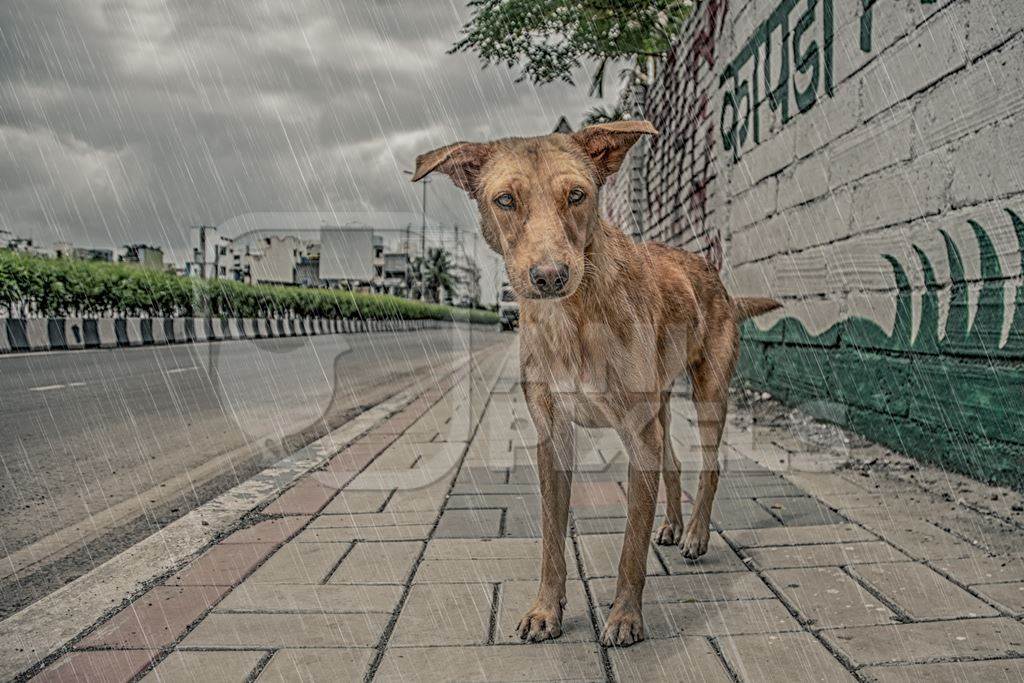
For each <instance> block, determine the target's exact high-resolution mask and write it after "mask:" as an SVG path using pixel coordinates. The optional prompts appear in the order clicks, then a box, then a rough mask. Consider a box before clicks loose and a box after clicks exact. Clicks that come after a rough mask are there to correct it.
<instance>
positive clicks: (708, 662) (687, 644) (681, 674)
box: [608, 636, 732, 683]
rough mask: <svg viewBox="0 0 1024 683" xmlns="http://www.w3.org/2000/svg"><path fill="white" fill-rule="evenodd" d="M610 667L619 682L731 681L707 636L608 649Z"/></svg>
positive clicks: (686, 682) (683, 682) (716, 682)
mask: <svg viewBox="0 0 1024 683" xmlns="http://www.w3.org/2000/svg"><path fill="white" fill-rule="evenodd" d="M608 658H609V659H610V660H611V663H612V670H613V671H614V672H615V676H616V678H618V680H620V681H658V680H665V679H669V678H671V680H673V681H680V682H681V683H728V682H730V681H732V677H731V676H729V672H728V671H726V669H725V666H723V664H722V662H721V660H720V659H719V658H718V655H717V654H716V653H715V650H714V648H712V647H711V644H710V643H708V641H707V639H706V638H695V637H682V636H680V637H677V638H674V639H667V640H646V641H644V642H642V643H637V644H636V645H631V646H630V647H629V648H626V649H622V648H612V649H610V650H609V651H608Z"/></svg>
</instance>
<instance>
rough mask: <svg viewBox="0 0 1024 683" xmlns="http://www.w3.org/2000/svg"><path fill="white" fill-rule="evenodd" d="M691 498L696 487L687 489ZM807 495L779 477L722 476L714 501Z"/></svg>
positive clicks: (694, 495) (693, 496)
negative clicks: (744, 477) (740, 478)
mask: <svg viewBox="0 0 1024 683" xmlns="http://www.w3.org/2000/svg"><path fill="white" fill-rule="evenodd" d="M686 490H687V492H688V493H689V494H690V497H691V498H695V497H696V493H697V491H696V485H695V484H694V485H692V486H690V487H687V489H686ZM806 495H807V494H806V493H805V492H804V491H803V490H802V489H800V488H799V487H797V486H793V484H790V483H789V482H788V481H786V480H785V479H782V478H780V477H774V476H772V477H764V476H761V477H756V478H751V479H742V480H736V479H735V477H730V476H729V475H728V474H724V475H722V478H721V479H720V480H719V483H718V489H717V490H716V491H715V499H716V500H730V499H733V498H737V499H745V498H782V497H788V496H793V497H797V496H806Z"/></svg>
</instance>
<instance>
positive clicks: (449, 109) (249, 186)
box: [0, 0, 598, 261]
mask: <svg viewBox="0 0 1024 683" xmlns="http://www.w3.org/2000/svg"><path fill="white" fill-rule="evenodd" d="M467 16H468V12H467V10H466V8H465V6H464V3H463V2H444V1H443V0H437V1H435V0H429V1H418V2H387V1H377V2H375V1H373V0H354V1H353V0H345V1H342V2H328V1H326V0H290V1H285V0H280V1H275V2H266V1H264V2H260V1H255V0H254V1H247V2H240V1H231V2H225V1H214V2H194V1H192V0H110V1H106V2H100V1H93V0H63V1H57V0H7V1H6V2H4V3H0V148H2V149H3V153H2V154H0V194H2V201H0V227H2V228H5V229H7V230H11V231H13V232H14V233H16V234H19V235H22V236H25V237H32V238H34V239H35V240H36V241H37V243H38V244H39V245H40V246H43V247H50V246H52V244H53V243H54V242H55V241H58V240H67V241H70V242H72V243H74V244H78V245H89V246H117V245H121V244H124V243H127V242H149V243H154V244H159V245H162V246H164V247H165V248H169V249H170V250H171V252H172V253H173V255H174V256H175V258H176V260H178V261H180V260H181V259H182V258H184V256H185V254H186V253H187V247H188V244H189V226H190V225H194V224H198V223H208V224H220V223H223V222H224V221H227V220H228V219H229V218H231V217H233V216H238V215H240V214H245V213H249V212H270V211H273V212H287V211H320V212H339V213H344V212H352V211H360V212H362V211H371V212H392V211H401V212H406V211H408V212H418V211H419V202H420V193H419V188H418V187H415V186H413V185H411V184H410V183H409V182H408V178H407V176H404V175H403V174H402V173H401V171H402V170H403V169H409V168H411V167H412V163H413V159H414V158H415V155H416V154H417V153H418V152H420V151H423V150H425V149H429V148H431V147H434V146H438V145H442V144H445V143H447V142H451V141H453V140H456V139H474V138H478V139H479V138H489V137H500V136H505V135H531V134H538V133H544V132H547V131H549V130H551V129H552V128H553V127H554V125H555V122H556V121H557V119H558V117H559V116H560V115H562V114H566V115H567V116H568V117H569V119H570V121H573V122H574V123H575V122H576V121H578V120H579V118H580V116H581V114H582V113H583V112H584V111H585V110H586V109H588V108H590V107H592V106H594V105H595V104H598V102H595V101H594V100H593V99H591V98H588V97H587V94H586V87H585V84H586V83H587V80H586V79H587V75H586V74H581V75H580V82H582V83H584V86H582V87H577V88H572V87H568V86H565V85H563V84H557V85H549V86H543V87H540V88H537V87H535V86H533V85H531V84H528V83H515V82H514V80H515V76H516V73H515V72H514V71H508V70H506V69H503V68H493V67H492V68H488V69H484V70H482V69H481V67H480V63H479V62H478V61H477V60H476V58H475V57H473V56H472V55H448V54H446V50H447V49H448V47H449V46H450V45H451V44H452V42H453V41H454V40H455V38H456V37H457V35H458V30H459V27H460V26H461V25H462V24H463V23H464V21H465V20H466V18H467ZM430 214H431V217H432V220H434V221H440V222H442V223H444V224H448V225H450V224H453V223H459V224H460V225H462V226H463V227H468V228H470V229H473V228H474V226H475V216H474V213H473V211H472V207H471V206H470V204H469V202H468V201H467V200H466V199H465V197H464V196H463V195H462V194H461V193H460V192H459V191H458V190H456V189H455V188H453V187H451V184H450V183H448V182H446V181H443V180H442V181H440V182H434V183H432V184H431V185H430Z"/></svg>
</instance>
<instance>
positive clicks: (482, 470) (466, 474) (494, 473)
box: [455, 467, 508, 488]
mask: <svg viewBox="0 0 1024 683" xmlns="http://www.w3.org/2000/svg"><path fill="white" fill-rule="evenodd" d="M506 479H508V470H507V469H500V470H493V469H490V468H488V467H463V468H462V470H460V471H459V476H458V477H456V478H455V488H461V487H466V488H473V487H476V486H480V485H482V484H506V483H507V482H506V481H505V480H506Z"/></svg>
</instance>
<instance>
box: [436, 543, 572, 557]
mask: <svg viewBox="0 0 1024 683" xmlns="http://www.w3.org/2000/svg"><path fill="white" fill-rule="evenodd" d="M570 543H571V541H568V540H567V541H566V545H567V546H568V545H569V544H570ZM540 555H541V542H540V540H534V539H526V538H498V539H455V538H452V539H448V538H442V539H434V540H432V541H431V542H430V543H429V544H428V545H427V552H426V554H424V556H423V559H424V560H476V559H487V560H503V559H515V558H525V559H532V560H537V561H539V560H540Z"/></svg>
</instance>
